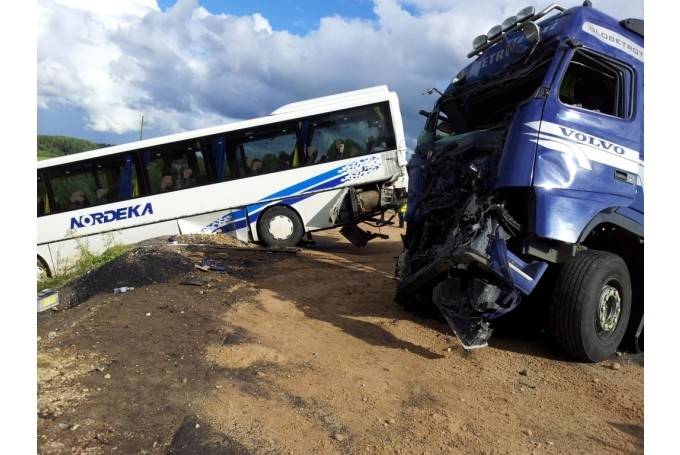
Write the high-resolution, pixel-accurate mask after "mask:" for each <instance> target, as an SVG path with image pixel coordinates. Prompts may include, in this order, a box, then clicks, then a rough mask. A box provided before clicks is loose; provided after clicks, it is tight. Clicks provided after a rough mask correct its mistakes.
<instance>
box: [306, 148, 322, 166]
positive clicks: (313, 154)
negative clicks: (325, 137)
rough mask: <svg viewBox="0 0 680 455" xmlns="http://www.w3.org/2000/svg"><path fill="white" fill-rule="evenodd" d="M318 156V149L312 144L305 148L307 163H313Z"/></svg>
mask: <svg viewBox="0 0 680 455" xmlns="http://www.w3.org/2000/svg"><path fill="white" fill-rule="evenodd" d="M318 156H319V151H318V150H317V149H316V147H314V146H313V145H310V146H309V147H308V148H307V157H308V158H307V164H314V163H316V160H317V158H318Z"/></svg>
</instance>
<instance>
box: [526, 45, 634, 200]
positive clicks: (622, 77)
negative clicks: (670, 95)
mask: <svg viewBox="0 0 680 455" xmlns="http://www.w3.org/2000/svg"><path fill="white" fill-rule="evenodd" d="M635 79H636V72H635V69H634V68H633V67H632V66H630V65H628V64H625V63H623V62H621V61H619V60H616V59H613V58H611V57H609V56H605V55H603V54H601V53H596V52H594V51H591V50H588V49H586V48H583V47H579V48H576V49H569V50H568V51H567V52H566V53H565V58H564V60H563V63H562V66H561V67H560V69H558V70H557V71H556V72H555V75H554V79H553V81H552V84H551V87H550V92H549V95H548V96H547V97H546V101H545V106H544V109H543V116H542V120H541V121H540V122H532V123H529V124H527V127H528V134H530V135H533V136H534V137H535V138H536V139H535V141H536V142H537V144H538V147H537V152H536V161H535V169H534V180H533V185H534V187H535V188H537V191H538V192H540V191H541V190H540V189H541V188H542V189H545V190H554V191H553V193H555V192H556V193H557V194H563V195H565V197H570V198H582V199H590V200H593V199H598V200H599V201H600V203H601V204H604V205H606V204H607V201H610V203H611V206H619V207H621V206H623V207H629V206H631V205H632V204H633V202H634V201H635V199H636V196H637V193H638V192H641V191H642V188H641V184H642V179H643V175H642V174H643V172H642V171H643V169H644V168H643V165H642V161H641V154H642V120H641V118H642V110H641V109H639V108H637V106H636V102H635V101H636V100H635V98H636V96H635V95H636V93H635V90H634V87H635V86H636V84H635V82H636V81H635ZM640 97H641V95H640ZM561 190H562V191H561ZM575 191H578V192H579V193H576V192H575ZM581 192H585V193H581ZM567 194H568V195H567Z"/></svg>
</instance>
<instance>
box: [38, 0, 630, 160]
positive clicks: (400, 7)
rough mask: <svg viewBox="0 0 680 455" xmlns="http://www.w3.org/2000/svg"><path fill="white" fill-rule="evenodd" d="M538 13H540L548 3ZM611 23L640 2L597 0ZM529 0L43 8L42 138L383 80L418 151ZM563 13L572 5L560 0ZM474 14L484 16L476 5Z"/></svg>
mask: <svg viewBox="0 0 680 455" xmlns="http://www.w3.org/2000/svg"><path fill="white" fill-rule="evenodd" d="M544 3H545V5H544V4H534V5H535V6H536V7H537V9H540V8H542V7H544V6H547V4H548V3H549V2H548V1H546V2H544ZM593 3H594V6H595V7H597V8H599V9H601V10H603V11H605V12H607V13H609V14H610V15H612V16H614V17H616V18H619V19H621V18H625V17H642V15H643V3H642V0H633V1H625V2H623V1H620V0H594V1H593ZM529 4H530V3H529V2H527V1H526V0H489V1H484V2H479V1H478V2H472V1H463V0H324V1H320V0H316V1H287V2H280V1H273V0H271V1H263V0H250V1H243V0H241V1H235V0H158V1H156V0H116V1H110V0H38V18H37V19H38V26H37V30H38V66H37V68H38V87H37V88H38V106H37V114H38V133H39V134H59V135H68V136H76V137H81V138H85V139H89V140H92V141H94V142H102V143H110V144H120V143H125V142H130V141H134V140H137V139H138V138H139V128H140V120H141V116H142V115H143V116H144V138H149V137H154V136H159V135H164V134H171V133H176V132H180V131H186V130H191V129H197V128H203V127H209V126H214V125H219V124H222V123H227V122H230V121H235V120H242V119H247V118H253V117H259V116H263V115H267V114H269V113H270V112H271V111H273V110H274V109H276V108H277V107H279V106H281V105H284V104H287V103H290V102H293V101H299V100H303V99H308V98H315V97H318V96H324V95H330V94H333V93H338V92H343V91H348V90H355V89H360V88H366V87H371V86H375V85H382V84H386V85H387V86H388V87H389V88H390V89H391V90H394V91H396V92H397V94H398V95H399V99H400V105H401V112H402V116H403V118H404V127H405V130H406V136H407V144H408V145H409V147H413V145H414V143H415V137H416V136H417V134H418V131H419V130H420V128H422V125H423V122H424V119H423V118H422V117H421V116H419V115H418V114H417V113H418V111H419V110H420V109H428V108H429V107H431V105H432V104H433V103H434V101H435V98H434V96H432V95H423V92H424V91H425V90H427V89H429V88H430V87H436V88H438V89H440V90H443V89H444V88H445V87H446V85H448V83H449V81H450V80H451V79H452V78H453V76H454V75H455V74H457V73H458V71H459V70H460V69H461V68H462V67H463V66H464V65H465V64H467V62H468V61H469V60H468V59H467V58H466V54H467V52H468V51H469V50H470V46H471V42H472V38H473V37H474V36H476V35H479V34H482V33H485V32H486V31H487V30H488V29H489V28H491V26H493V25H495V24H497V23H500V22H501V21H502V20H503V19H504V18H505V17H507V16H510V15H513V14H515V13H516V12H517V11H519V10H520V9H521V8H523V7H524V6H527V5H529ZM561 4H562V5H563V6H566V7H569V6H575V5H578V4H580V2H577V1H573V0H567V1H563V2H561ZM482 5H483V7H482Z"/></svg>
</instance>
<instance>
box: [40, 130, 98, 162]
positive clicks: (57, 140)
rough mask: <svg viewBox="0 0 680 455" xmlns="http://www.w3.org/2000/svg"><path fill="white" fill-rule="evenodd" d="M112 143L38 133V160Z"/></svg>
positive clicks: (93, 148)
mask: <svg viewBox="0 0 680 455" xmlns="http://www.w3.org/2000/svg"><path fill="white" fill-rule="evenodd" d="M110 145H111V144H98V143H95V142H90V141H88V140H86V139H79V138H77V137H69V136H48V135H42V134H39V135H38V160H44V159H47V158H55V157H57V156H64V155H71V154H73V153H80V152H86V151H88V150H95V149H98V148H102V147H109V146H110Z"/></svg>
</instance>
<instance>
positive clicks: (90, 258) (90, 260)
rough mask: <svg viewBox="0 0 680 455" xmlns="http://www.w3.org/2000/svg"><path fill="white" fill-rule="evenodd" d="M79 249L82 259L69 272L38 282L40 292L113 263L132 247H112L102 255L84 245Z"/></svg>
mask: <svg viewBox="0 0 680 455" xmlns="http://www.w3.org/2000/svg"><path fill="white" fill-rule="evenodd" d="M79 249H80V257H79V258H78V260H77V261H76V263H75V264H73V266H71V267H70V268H69V269H68V270H66V271H64V272H63V273H61V274H59V275H57V276H53V277H51V278H45V279H43V280H38V292H40V291H42V290H43V289H48V288H54V287H57V286H60V285H62V284H64V283H65V282H67V281H68V280H70V279H72V278H75V277H77V276H80V275H84V274H85V273H87V272H89V271H90V270H94V269H96V268H97V267H99V266H101V265H103V264H106V263H107V262H111V261H113V260H114V259H116V258H117V257H118V256H120V255H121V254H123V253H125V252H126V251H128V250H129V249H130V247H129V246H127V245H111V246H109V247H108V248H107V249H106V250H104V252H103V253H102V254H94V253H92V251H90V250H89V248H87V247H86V246H84V245H80V247H79Z"/></svg>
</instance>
